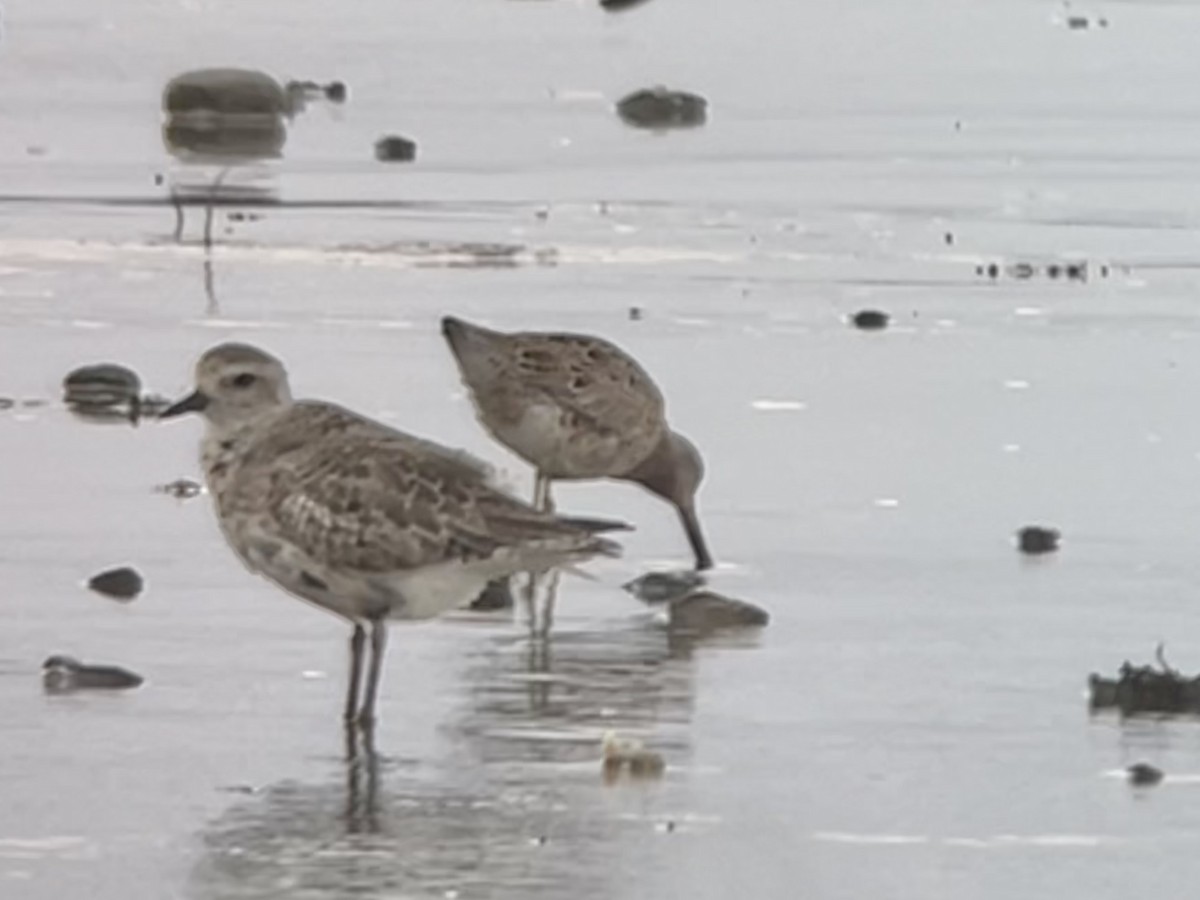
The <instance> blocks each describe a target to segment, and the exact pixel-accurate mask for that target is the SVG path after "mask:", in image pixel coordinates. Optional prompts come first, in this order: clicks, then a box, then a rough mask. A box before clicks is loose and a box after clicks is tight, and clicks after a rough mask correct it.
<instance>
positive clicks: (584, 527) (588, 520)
mask: <svg viewBox="0 0 1200 900" xmlns="http://www.w3.org/2000/svg"><path fill="white" fill-rule="evenodd" d="M558 520H559V521H560V522H562V523H563V524H564V525H570V526H572V527H573V528H578V529H579V530H580V531H586V532H587V533H588V534H604V533H605V532H607V531H633V526H632V525H630V524H629V523H628V522H621V521H619V520H617V519H593V518H592V517H590V516H559V519H558Z"/></svg>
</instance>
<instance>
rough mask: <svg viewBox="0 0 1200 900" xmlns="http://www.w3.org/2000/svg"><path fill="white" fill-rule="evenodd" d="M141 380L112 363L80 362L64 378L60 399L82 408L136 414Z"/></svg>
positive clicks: (129, 371)
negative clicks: (86, 364)
mask: <svg viewBox="0 0 1200 900" xmlns="http://www.w3.org/2000/svg"><path fill="white" fill-rule="evenodd" d="M141 390H142V380H141V379H140V378H139V377H138V376H137V373H136V372H134V371H133V370H132V369H127V368H125V367H124V366H119V365H116V364H115V363H99V364H97V365H92V366H82V367H81V368H78V369H75V370H74V371H72V372H70V373H69V374H68V375H67V377H66V378H64V379H63V402H65V403H66V404H67V406H69V407H72V408H73V409H75V410H78V411H81V412H85V413H88V412H104V411H118V410H119V411H122V412H123V414H136V411H137V408H138V406H139V400H138V396H139V394H140V393H141Z"/></svg>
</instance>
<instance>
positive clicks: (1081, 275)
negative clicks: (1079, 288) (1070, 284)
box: [1066, 262, 1087, 281]
mask: <svg viewBox="0 0 1200 900" xmlns="http://www.w3.org/2000/svg"><path fill="white" fill-rule="evenodd" d="M1066 273H1067V277H1068V278H1069V279H1071V280H1072V281H1087V263H1085V262H1075V263H1067V265H1066Z"/></svg>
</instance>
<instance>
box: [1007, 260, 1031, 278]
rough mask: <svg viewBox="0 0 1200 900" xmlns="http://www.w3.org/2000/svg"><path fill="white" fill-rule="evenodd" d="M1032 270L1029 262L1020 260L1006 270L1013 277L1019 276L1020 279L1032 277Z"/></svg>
mask: <svg viewBox="0 0 1200 900" xmlns="http://www.w3.org/2000/svg"><path fill="white" fill-rule="evenodd" d="M1034 271H1035V269H1034V268H1033V265H1032V264H1031V263H1027V262H1021V263H1016V264H1014V265H1013V266H1012V268H1010V269H1009V270H1008V273H1009V274H1010V275H1012V277H1013V278H1019V279H1020V280H1021V281H1025V280H1026V279H1028V278H1032V277H1033V274H1034Z"/></svg>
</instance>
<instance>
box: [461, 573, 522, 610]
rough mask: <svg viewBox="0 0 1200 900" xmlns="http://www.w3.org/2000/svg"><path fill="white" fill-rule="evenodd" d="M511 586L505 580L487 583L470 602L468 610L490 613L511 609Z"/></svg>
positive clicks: (499, 579)
mask: <svg viewBox="0 0 1200 900" xmlns="http://www.w3.org/2000/svg"><path fill="white" fill-rule="evenodd" d="M512 605H513V595H512V585H511V584H510V583H509V580H508V579H507V578H497V579H496V580H495V581H490V582H488V585H487V587H485V588H484V589H483V591H482V592H480V594H479V596H478V597H476V598H475V599H474V600H472V601H471V605H470V607H469V608H470V609H473V610H475V611H476V612H491V611H493V610H497V609H512Z"/></svg>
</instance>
